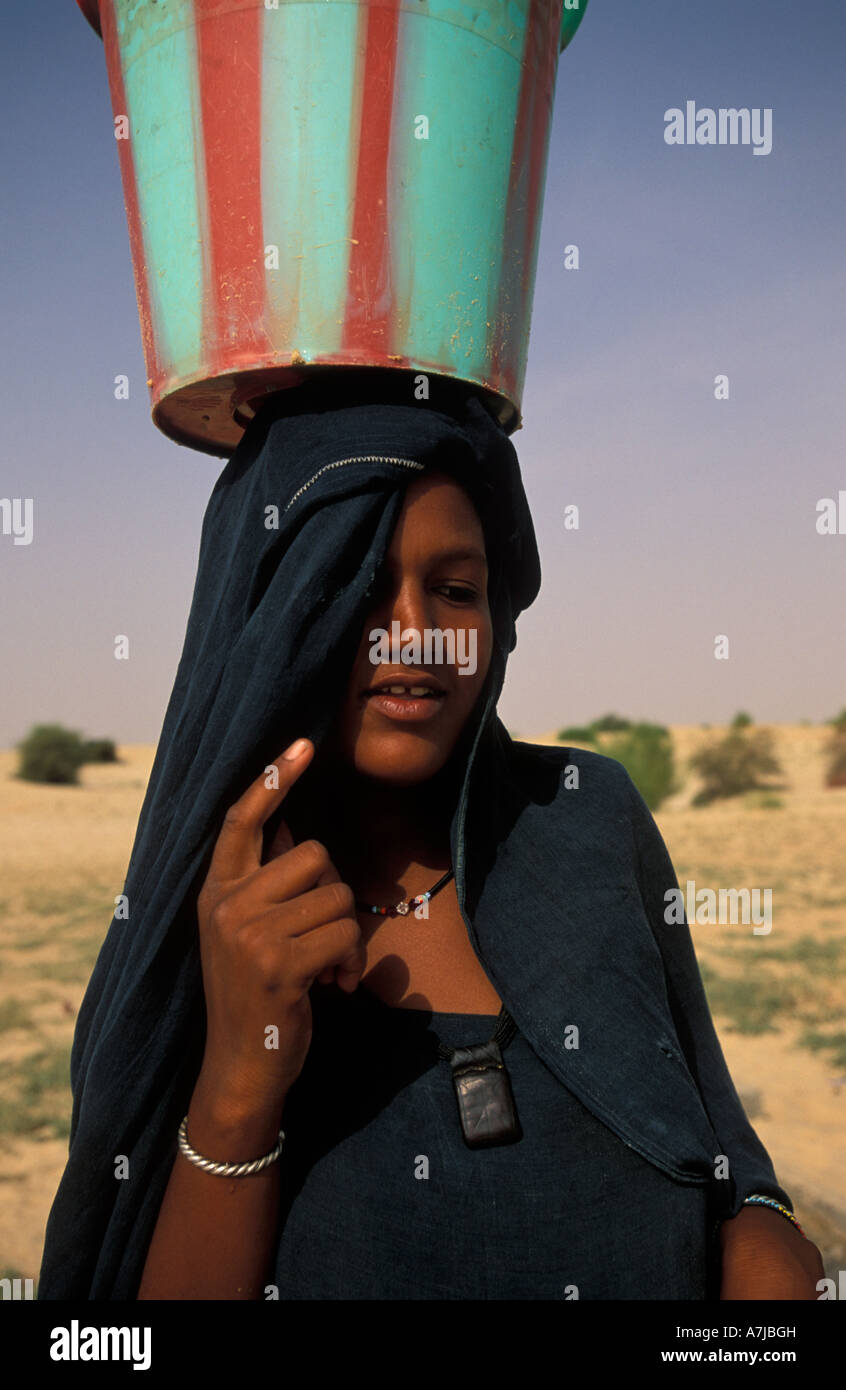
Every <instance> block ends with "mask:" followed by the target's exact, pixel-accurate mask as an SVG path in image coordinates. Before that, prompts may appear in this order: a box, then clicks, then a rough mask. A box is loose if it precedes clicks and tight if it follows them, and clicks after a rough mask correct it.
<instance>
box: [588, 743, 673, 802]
mask: <svg viewBox="0 0 846 1390" xmlns="http://www.w3.org/2000/svg"><path fill="white" fill-rule="evenodd" d="M603 751H604V752H605V753H606V754H607V755H608V757H610V758H616V759H617V761H618V762H620V763H622V764H623V767H624V768H625V769H626V771H627V772H628V774H629V776H630V777H631V779H632V781H633V782H634V784H635V786H636V787H637V789H638V791H639V792H640V794H641V796H642V797H643V799H644V801H645V802H646V804H647V806H648V807H649V809H650V811H655V810H657V808H658V807H659V806H660V805H661V802H662V801H664V800H665V798H666V797H668V796H670V795H671V793H672V792H674V791H677V790H678V783H677V780H676V767H675V759H674V756H673V745H672V741H671V739H670V733H669V730H668V729H666V728H665V727H664V725H663V724H647V723H641V724H633V725H631V726H630V728H629V729H628V730H627V731H626V732H625V733H620V734H618V735H617V737H616V738H614V739H612V740H609V742H608V743H607V744H606V745H605V746H604V748H603Z"/></svg>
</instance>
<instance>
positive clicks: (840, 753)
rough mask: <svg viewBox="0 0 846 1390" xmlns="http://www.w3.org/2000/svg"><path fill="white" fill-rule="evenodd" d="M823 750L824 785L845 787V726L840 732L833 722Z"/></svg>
mask: <svg viewBox="0 0 846 1390" xmlns="http://www.w3.org/2000/svg"><path fill="white" fill-rule="evenodd" d="M832 722H834V721H832ZM825 752H826V769H825V785H826V786H827V787H846V727H844V729H843V732H842V733H841V732H839V730H838V728H837V724H836V723H835V729H834V733H833V734H832V735H831V738H830V739H829V740H828V743H827V744H826V749H825Z"/></svg>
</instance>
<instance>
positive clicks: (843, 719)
mask: <svg viewBox="0 0 846 1390" xmlns="http://www.w3.org/2000/svg"><path fill="white" fill-rule="evenodd" d="M828 722H829V724H830V725H831V727H832V728H833V729H834V732H835V733H837V734H846V705H844V707H843V709H842V710H841V711H840V713H839V714H836V715H835V716H834V718H833V719H829V721H828Z"/></svg>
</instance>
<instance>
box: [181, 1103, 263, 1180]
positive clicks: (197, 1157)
mask: <svg viewBox="0 0 846 1390" xmlns="http://www.w3.org/2000/svg"><path fill="white" fill-rule="evenodd" d="M177 1139H178V1143H179V1151H180V1153H182V1154H184V1155H185V1157H186V1158H188V1159H190V1160H191V1162H192V1163H196V1165H197V1167H198V1168H202V1170H203V1172H204V1173H213V1174H214V1175H215V1176H216V1177H221V1178H243V1177H246V1176H247V1174H248V1173H260V1172H261V1171H262V1169H264V1168H269V1167H270V1164H271V1163H275V1162H276V1160H277V1158H278V1157H279V1155H280V1154H281V1152H282V1145H283V1144H284V1142H285V1131H284V1130H282V1129H280V1131H279V1140H278V1142H277V1144H276V1148H275V1149H271V1151H270V1153H268V1154H265V1155H264V1157H263V1158H254V1159H253V1160H252V1162H251V1163H215V1162H214V1160H213V1159H211V1158H203V1156H202V1154H198V1153H197V1151H196V1149H192V1148H191V1145H190V1144H189V1143H188V1116H187V1115H186V1116H185V1119H184V1120H183V1121H182V1124H181V1125H180V1126H179V1130H178V1132H177Z"/></svg>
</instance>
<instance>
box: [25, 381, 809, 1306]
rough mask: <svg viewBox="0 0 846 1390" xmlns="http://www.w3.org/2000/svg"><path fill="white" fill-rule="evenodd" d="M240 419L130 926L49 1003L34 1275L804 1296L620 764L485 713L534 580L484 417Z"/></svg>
mask: <svg viewBox="0 0 846 1390" xmlns="http://www.w3.org/2000/svg"><path fill="white" fill-rule="evenodd" d="M248 436H249V437H248V438H247V439H245V442H244V443H243V444H242V446H241V448H240V450H239V451H238V453H237V454H236V456H235V457H234V458H233V460H232V461H231V463H230V464H229V465H228V467H227V469H226V470H224V474H223V475H222V478H221V480H220V481H219V483H218V485H217V488H216V489H215V494H214V496H213V499H212V503H210V509H209V513H208V514H207V518H206V524H205V526H204V536H203V548H202V552H201V563H200V572H199V575H198V585H197V591H196V592H195V599H194V605H193V606H192V614H191V618H190V620H189V632H188V637H187V638H186V648H185V652H184V653H183V659H182V663H181V664H180V672H179V673H178V675H177V682H176V687H175V690H174V695H173V697H172V700H171V706H170V707H169V710H168V718H167V720H166V722H165V729H164V730H163V735H162V740H161V742H160V747H159V753H158V755H157V760H156V765H155V767H154V770H153V777H152V779H151V787H150V790H149V791H148V797H147V801H146V802H145V806H144V809H143V811H142V818H141V823H140V825H139V833H138V838H137V840H136V848H135V850H134V851H133V859H132V861H131V863H130V874H129V878H128V881H127V889H126V896H127V897H128V899H129V902H130V921H132V905H133V902H134V901H136V900H137V899H138V898H139V896H140V898H141V907H140V913H139V916H140V925H136V926H135V928H134V933H133V934H132V936H131V937H130V938H129V939H127V935H126V934H125V935H124V936H123V937H121V936H120V934H119V933H116V930H115V927H116V924H115V923H113V924H112V928H111V929H110V933H109V937H107V940H106V943H105V944H104V948H103V952H102V953H101V958H100V959H99V960H98V964H97V968H96V969H95V975H94V977H93V978H92V984H91V986H89V992H88V994H87V995H86V1002H85V1004H84V1006H83V1011H82V1013H81V1015H80V1023H79V1026H78V1031H77V1038H76V1041H75V1049H74V1064H73V1071H74V1075H73V1077H72V1080H73V1082H74V1098H75V1106H74V1131H73V1133H72V1138H71V1152H70V1157H69V1162H68V1169H67V1170H66V1173H65V1177H64V1178H63V1182H62V1187H61V1188H60V1190H59V1194H58V1195H57V1199H56V1203H55V1204H54V1209H53V1212H52V1213H51V1222H50V1227H48V1236H47V1243H46V1246H45V1260H44V1265H43V1267H42V1276H41V1286H40V1289H39V1296H40V1297H42V1298H43V1297H63V1296H74V1294H76V1295H77V1296H79V1294H80V1293H82V1295H83V1296H86V1297H137V1298H140V1299H197V1298H199V1299H264V1298H273V1297H278V1298H279V1299H281V1300H284V1301H287V1300H290V1299H331V1298H334V1299H390V1298H395V1299H409V1298H411V1299H414V1298H417V1299H480V1298H485V1299H487V1298H491V1299H503V1298H522V1299H549V1298H560V1299H571V1298H582V1299H584V1298H587V1299H618V1298H622V1299H655V1298H667V1299H672V1298H683V1299H704V1298H715V1297H722V1298H808V1299H810V1298H815V1297H816V1288H815V1284H816V1280H817V1279H818V1278H820V1277H822V1264H821V1260H820V1257H819V1252H818V1251H817V1250H816V1247H815V1246H813V1245H812V1244H811V1243H810V1242H808V1241H807V1240H805V1238H804V1236H803V1235H802V1234H801V1233H800V1231H799V1230H798V1229H797V1227H796V1225H795V1224H794V1222H793V1221H792V1220H791V1219H790V1216H789V1214H786V1210H787V1209H789V1205H790V1202H789V1197H788V1195H787V1194H786V1193H785V1192H784V1190H783V1189H782V1188H781V1187H780V1186H779V1185H778V1183H777V1181H776V1178H775V1174H774V1173H773V1170H772V1166H771V1164H770V1162H769V1159H768V1157H767V1155H766V1153H765V1151H764V1149H763V1148H762V1146H761V1145H760V1142H759V1141H758V1139H757V1136H756V1135H755V1134H754V1131H753V1130H752V1129H751V1127H750V1126H749V1124H748V1121H747V1120H746V1117H745V1115H744V1113H743V1110H742V1107H741V1105H740V1102H739V1100H738V1098H737V1095H736V1092H735V1091H734V1088H733V1086H732V1083H731V1079H730V1077H729V1075H728V1072H727V1070H726V1068H725V1063H724V1060H723V1057H722V1053H721V1051H720V1048H719V1043H718V1041H717V1039H716V1035H715V1033H714V1030H713V1025H712V1023H711V1020H710V1016H709V1014H708V1010H707V1005H706V1003H705V999H704V994H703V991H702V985H701V980H700V978H699V973H698V969H697V967H696V962H695V956H694V954H693V949H692V944H691V940H690V934H689V931H688V929H687V927H686V926H684V927H679V926H678V925H668V924H667V923H666V922H665V920H664V916H663V903H664V892H665V891H666V889H667V888H669V887H671V886H674V885H675V878H674V876H673V874H672V868H671V865H670V863H669V859H668V857H667V855H666V850H665V848H664V846H663V842H662V841H661V838H660V835H659V834H658V831H657V829H656V827H655V824H654V821H653V820H652V817H651V816H650V814H649V812H648V810H647V809H646V807H645V805H644V803H643V802H642V800H641V798H640V797H639V795H638V793H637V792H636V790H635V788H634V787H633V785H632V783H631V781H630V779H629V778H628V776H627V774H626V773H625V772H624V770H623V769H622V767H621V766H620V764H618V763H616V762H614V761H613V760H611V759H608V758H603V757H600V756H599V755H596V754H590V753H583V752H577V751H576V750H571V749H557V748H553V749H549V748H544V747H532V746H531V745H520V744H514V743H512V741H511V740H510V739H509V737H508V735H507V733H506V731H505V730H504V728H503V726H502V724H501V722H500V721H499V720H498V718H497V716H496V701H497V698H498V696H499V692H500V690H501V686H502V680H503V677H504V672H505V664H506V660H507V657H508V654H509V652H510V651H511V650H512V649H513V646H514V643H515V640H516V635H515V628H514V620H515V618H516V616H517V614H518V613H519V611H520V610H521V609H522V608H523V607H525V606H527V604H528V603H530V602H531V601H532V599H533V598H534V596H535V594H536V592H537V588H538V585H539V567H538V562H537V554H536V550H535V545H534V534H533V531H532V527H531V519H530V517H529V513H528V508H527V505H526V502H525V496H524V494H523V491H522V485H521V483H520V479H519V469H518V467H517V463H516V456H515V455H514V451H513V448H512V447H511V445H510V443H509V442H508V440H507V439H506V437H505V436H504V435H503V434H502V432H501V431H500V430H499V428H498V427H497V426H496V425H495V424H494V423H493V421H492V420H491V419H490V418H489V417H488V415H487V413H486V412H485V410H484V409H483V408H482V406H481V405H480V404H479V403H478V402H477V401H476V400H475V399H474V398H473V397H472V396H468V397H466V398H457V397H455V396H454V395H451V396H450V400H449V409H447V408H446V406H445V407H444V408H443V409H440V410H431V409H430V410H426V411H422V410H417V409H415V408H414V407H411V406H407V405H393V406H387V405H379V404H376V403H372V404H370V405H366V404H362V405H359V406H357V407H350V408H348V409H346V410H338V408H337V403H336V408H335V409H334V410H333V411H332V412H323V413H321V412H319V411H315V412H314V413H312V414H308V413H306V414H303V415H301V416H300V417H298V418H297V419H296V420H294V419H291V418H290V417H289V418H275V417H274V416H273V414H271V415H269V416H268V415H266V416H264V417H262V420H261V421H259V422H256V426H255V428H253V429H252V430H251V431H249V432H248ZM268 509H270V519H271V520H276V521H277V522H278V520H279V518H280V517H281V518H282V522H281V525H277V526H276V527H271V528H268V529H270V530H275V531H276V536H275V537H274V538H273V540H272V542H271V543H267V542H266V538H264V537H262V538H261V540H259V537H258V532H257V529H256V528H257V525H258V521H257V518H258V516H259V515H260V514H263V515H264V516H265V518H267V514H268ZM274 509H275V510H274ZM251 528H252V529H251ZM380 634H381V635H383V636H384V635H387V636H388V637H390V636H391V635H394V637H395V640H396V637H397V636H398V635H399V636H400V641H401V643H407V642H410V641H411V639H412V638H416V640H417V641H419V643H420V644H421V645H420V647H419V650H416V651H415V649H414V647H413V644H412V645H411V646H407V647H406V649H405V656H403V653H402V649H400V650H399V651H398V650H397V649H396V648H394V650H391V649H390V647H387V648H386V647H385V645H384V643H382V644H381V645H380V640H379V639H380ZM427 634H428V637H429V641H430V644H431V645H430V646H429V647H428V648H427V647H426V645H425V644H426V639H427ZM437 634H440V636H439V637H438V636H437ZM448 639H449V640H448ZM450 640H452V642H453V645H452V646H450ZM283 729H284V730H285V732H286V735H291V736H292V737H291V738H289V739H287V742H286V746H285V747H284V748H283V749H282V750H281V752H280V750H279V747H278V745H277V748H276V750H275V756H268V752H267V750H268V749H269V747H270V739H271V737H272V736H273V735H274V734H277V736H278V732H279V731H280V730H283ZM233 730H236V731H237V733H235V734H233ZM303 734H305V735H306V736H305V737H303V736H302V735H303ZM246 766H249V768H250V773H251V775H250V777H249V781H248V783H247V785H246V786H245V785H244V784H245V778H244V769H245V767H246ZM236 785H237V786H238V787H239V793H240V794H239V795H237V797H235V796H232V795H231V791H232V788H233V787H234V786H236ZM157 813H158V816H157ZM162 822H163V823H162ZM124 930H125V929H124ZM139 980H143V982H144V983H143V985H142V986H140V987H139ZM168 984H169V985H170V988H168ZM198 1003H199V1005H200V1007H201V1010H202V1021H203V1023H204V1026H203V1027H202V1028H200V1029H194V1028H193V1027H192V1024H193V1021H194V1019H195V1018H196V1017H197V1005H198ZM180 1039H181V1040H182V1041H183V1042H184V1043H187V1048H186V1057H185V1059H182V1058H181V1057H180V1055H179V1049H178V1041H179V1040H180ZM116 1048H117V1049H118V1054H119V1055H120V1051H121V1049H122V1054H123V1055H122V1064H121V1068H120V1069H121V1070H122V1083H123V1084H120V1081H119V1078H118V1070H119V1069H118V1068H117V1067H116V1066H115V1049H116ZM130 1083H134V1084H130ZM177 1116H178V1118H177ZM86 1121H87V1123H86ZM120 1144H123V1145H124V1148H122V1149H120V1153H121V1154H122V1155H124V1156H125V1157H126V1158H127V1168H128V1176H127V1178H126V1179H125V1180H124V1186H123V1187H117V1182H115V1190H113V1191H112V1192H111V1193H108V1192H107V1193H106V1194H105V1196H104V1194H103V1192H102V1191H100V1190H97V1191H95V1188H94V1184H93V1182H92V1179H91V1163H92V1160H93V1161H94V1162H95V1165H98V1166H99V1172H100V1175H101V1181H102V1176H103V1174H104V1171H105V1169H106V1168H107V1166H108V1165H107V1163H106V1162H104V1154H103V1151H104V1147H105V1152H106V1153H107V1154H108V1155H109V1156H110V1157H111V1158H112V1162H116V1158H117V1150H118V1146H119V1145H120ZM98 1145H99V1148H98ZM124 1149H125V1150H128V1151H129V1152H128V1153H124ZM86 1163H87V1164H88V1173H89V1176H88V1181H87V1188H86V1185H85V1180H84V1178H83V1166H84V1165H85V1164H86ZM244 1169H246V1171H243V1170H244ZM118 1181H119V1180H118ZM750 1197H754V1198H755V1201H754V1202H749V1201H748V1199H749V1198H750ZM768 1203H770V1204H771V1205H767V1204H768ZM779 1207H780V1208H782V1209H781V1210H779V1209H778V1208H779ZM74 1213H75V1214H76V1217H77V1239H78V1243H79V1244H80V1250H79V1253H78V1254H77V1255H76V1258H75V1259H74V1269H73V1271H72V1272H71V1274H70V1275H68V1274H60V1268H61V1261H62V1259H65V1260H67V1259H70V1258H72V1252H71V1244H72V1242H71V1224H72V1219H73V1216H74ZM80 1217H81V1218H82V1226H83V1230H82V1239H81V1242H79V1224H80Z"/></svg>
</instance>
